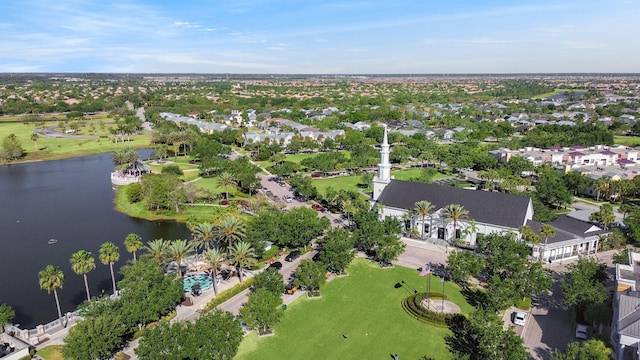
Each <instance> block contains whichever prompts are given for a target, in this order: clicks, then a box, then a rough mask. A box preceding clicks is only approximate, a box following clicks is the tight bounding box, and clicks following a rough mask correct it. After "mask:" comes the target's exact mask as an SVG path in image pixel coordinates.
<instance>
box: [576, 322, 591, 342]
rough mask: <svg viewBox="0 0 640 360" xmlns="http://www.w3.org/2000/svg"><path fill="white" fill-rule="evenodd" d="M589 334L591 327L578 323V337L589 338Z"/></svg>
mask: <svg viewBox="0 0 640 360" xmlns="http://www.w3.org/2000/svg"><path fill="white" fill-rule="evenodd" d="M588 334H589V328H588V327H587V325H582V324H577V325H576V339H582V340H587V335H588Z"/></svg>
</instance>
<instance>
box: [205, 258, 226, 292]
mask: <svg viewBox="0 0 640 360" xmlns="http://www.w3.org/2000/svg"><path fill="white" fill-rule="evenodd" d="M202 257H203V258H204V261H205V262H206V263H207V268H208V269H210V270H211V277H212V279H213V292H214V294H215V295H216V297H217V296H218V286H217V285H216V278H217V277H218V268H219V267H220V265H222V264H223V263H224V260H225V256H224V254H223V253H222V252H221V251H220V250H218V249H215V248H214V249H207V251H205V252H204V253H202Z"/></svg>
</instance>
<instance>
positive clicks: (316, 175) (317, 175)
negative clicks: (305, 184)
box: [311, 173, 322, 178]
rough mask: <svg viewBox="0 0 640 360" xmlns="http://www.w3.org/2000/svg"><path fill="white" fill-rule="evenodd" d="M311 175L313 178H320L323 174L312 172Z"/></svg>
mask: <svg viewBox="0 0 640 360" xmlns="http://www.w3.org/2000/svg"><path fill="white" fill-rule="evenodd" d="M311 177H312V178H319V177H322V174H318V173H313V174H311Z"/></svg>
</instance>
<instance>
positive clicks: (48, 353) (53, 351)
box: [38, 345, 62, 360]
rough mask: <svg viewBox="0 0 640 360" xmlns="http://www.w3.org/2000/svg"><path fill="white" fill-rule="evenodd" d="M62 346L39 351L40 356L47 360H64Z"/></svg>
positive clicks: (52, 346)
mask: <svg viewBox="0 0 640 360" xmlns="http://www.w3.org/2000/svg"><path fill="white" fill-rule="evenodd" d="M61 349H62V346H61V345H49V346H46V347H43V348H42V349H40V350H38V355H39V356H40V357H41V358H43V359H45V360H62V353H61Z"/></svg>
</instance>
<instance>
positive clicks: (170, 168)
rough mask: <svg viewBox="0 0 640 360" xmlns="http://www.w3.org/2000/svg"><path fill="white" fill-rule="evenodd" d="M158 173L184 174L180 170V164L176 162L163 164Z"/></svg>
mask: <svg viewBox="0 0 640 360" xmlns="http://www.w3.org/2000/svg"><path fill="white" fill-rule="evenodd" d="M160 173H161V174H166V175H174V176H182V175H184V172H183V171H182V169H180V166H178V165H176V164H171V165H166V166H163V167H162V170H160Z"/></svg>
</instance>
